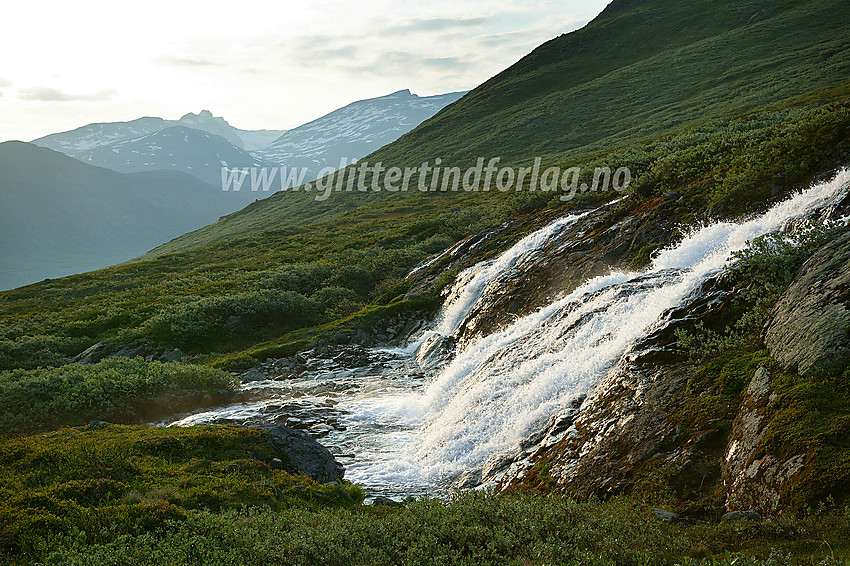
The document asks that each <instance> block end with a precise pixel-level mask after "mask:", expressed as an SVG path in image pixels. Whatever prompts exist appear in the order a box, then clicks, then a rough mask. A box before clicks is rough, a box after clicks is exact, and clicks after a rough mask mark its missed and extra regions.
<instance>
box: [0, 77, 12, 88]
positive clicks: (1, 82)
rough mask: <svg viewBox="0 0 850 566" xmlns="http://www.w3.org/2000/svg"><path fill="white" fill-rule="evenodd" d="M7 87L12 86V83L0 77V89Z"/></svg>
mask: <svg viewBox="0 0 850 566" xmlns="http://www.w3.org/2000/svg"><path fill="white" fill-rule="evenodd" d="M7 86H12V81H9V80H6V79H4V78H3V77H0V88H4V87H7Z"/></svg>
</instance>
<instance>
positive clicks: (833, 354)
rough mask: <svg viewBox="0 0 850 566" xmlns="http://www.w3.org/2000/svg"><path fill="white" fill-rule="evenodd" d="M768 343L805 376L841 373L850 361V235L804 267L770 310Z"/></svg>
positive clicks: (785, 364)
mask: <svg viewBox="0 0 850 566" xmlns="http://www.w3.org/2000/svg"><path fill="white" fill-rule="evenodd" d="M764 343H765V345H767V349H768V351H769V352H770V355H771V356H773V357H774V358H775V359H776V360H777V361H778V362H779V363H780V364H782V366H783V367H784V368H785V369H788V370H792V371H794V370H796V371H797V372H798V373H799V374H800V375H810V374H812V373H816V372H822V371H836V370H838V371H840V370H842V369H843V368H845V367H847V363H848V362H850V233H848V234H844V235H843V236H842V237H840V238H837V239H835V240H833V241H832V242H829V243H828V244H826V245H825V246H823V247H822V248H821V249H820V250H818V251H817V252H816V253H815V254H814V255H813V256H812V257H811V258H809V260H808V261H806V263H804V264H803V266H802V267H801V268H800V271H799V272H798V273H797V276H796V277H795V278H794V281H793V282H792V283H791V286H790V287H789V288H788V289H787V290H786V291H785V293H784V294H783V295H782V297H781V298H780V299H779V302H778V303H777V304H776V306H775V307H774V309H773V311H772V312H771V316H770V319H769V321H768V323H767V325H766V326H765V331H764Z"/></svg>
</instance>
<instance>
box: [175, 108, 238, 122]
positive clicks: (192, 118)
mask: <svg viewBox="0 0 850 566" xmlns="http://www.w3.org/2000/svg"><path fill="white" fill-rule="evenodd" d="M180 121H181V122H186V123H187V124H197V123H199V122H219V123H223V124H227V120H225V119H224V118H221V117H217V116H214V115H213V113H212V112H210V111H209V110H201V111H200V112H198V113H197V114H193V113H191V112H189V113H188V114H184V115H183V117H182V118H180Z"/></svg>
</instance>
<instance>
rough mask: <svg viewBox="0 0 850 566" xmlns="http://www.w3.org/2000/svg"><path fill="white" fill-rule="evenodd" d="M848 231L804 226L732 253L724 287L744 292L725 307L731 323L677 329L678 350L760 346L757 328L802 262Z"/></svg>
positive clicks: (702, 354) (699, 354)
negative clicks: (721, 325)
mask: <svg viewBox="0 0 850 566" xmlns="http://www.w3.org/2000/svg"><path fill="white" fill-rule="evenodd" d="M846 230H847V227H846V226H843V225H832V224H827V225H808V226H804V227H801V228H800V229H799V230H797V231H796V232H795V233H793V234H790V235H789V234H766V235H764V236H762V237H760V238H756V239H755V240H753V241H752V242H750V245H749V246H748V247H747V248H746V249H745V250H743V251H741V252H739V253H737V254H735V263H733V264H731V265H730V267H729V268H727V270H726V274H725V277H726V281H727V284H729V285H730V286H732V287H733V288H736V289H739V290H743V291H741V292H739V293H738V294H737V296H736V298H735V299H734V301H733V303H732V304H731V305H730V306H729V310H730V311H731V313H728V314H726V316H725V317H724V319H725V320H731V322H730V323H729V324H727V325H726V326H725V327H723V328H722V329H720V328H718V329H716V330H713V329H709V328H706V327H705V324H704V323H703V322H702V321H701V322H700V323H698V324H697V325H696V327H695V328H694V329H693V330H686V329H683V328H677V329H676V338H677V341H678V346H679V348H680V349H681V350H682V351H683V352H685V353H686V354H687V355H688V356H689V357H691V358H692V359H697V360H699V359H704V358H706V357H708V356H711V355H712V354H717V353H719V352H723V351H727V350H732V349H736V348H745V349H746V348H750V349H751V348H760V347H761V336H760V333H761V330H762V328H763V327H764V325H765V323H766V322H767V318H768V315H769V314H770V311H771V309H772V308H773V306H774V305H775V304H776V302H777V301H778V300H779V297H780V296H781V295H782V293H783V292H784V291H785V289H787V288H788V286H789V285H790V284H791V282H792V281H793V279H794V276H795V275H796V274H797V271H798V270H799V269H800V267H801V266H802V265H803V263H804V262H805V261H806V260H807V259H809V257H811V256H812V254H813V253H814V252H815V251H817V250H818V249H819V248H820V247H821V246H823V245H824V244H825V243H827V242H829V241H830V240H833V239H834V238H836V237H838V235H839V234H841V233H843V232H845V231H846Z"/></svg>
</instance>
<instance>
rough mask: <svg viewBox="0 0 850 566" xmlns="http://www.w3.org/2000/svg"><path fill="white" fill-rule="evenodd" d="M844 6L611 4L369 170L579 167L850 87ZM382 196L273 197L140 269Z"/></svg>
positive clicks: (180, 241) (849, 9)
mask: <svg viewBox="0 0 850 566" xmlns="http://www.w3.org/2000/svg"><path fill="white" fill-rule="evenodd" d="M848 16H850V6H848V4H847V3H846V2H843V1H842V0H814V1H807V2H794V1H783V2H764V1H748V2H713V1H709V0H703V1H700V2H696V3H695V2H688V3H679V2H672V1H669V0H653V1H648V2H627V1H623V2H614V3H613V4H612V5H611V6H609V7H608V8H607V9H606V10H605V11H604V12H603V13H602V14H601V15H600V16H599V17H597V18H596V19H595V20H594V21H592V22H591V23H590V24H588V25H587V26H586V27H584V28H582V29H581V30H578V31H576V32H573V33H570V34H566V35H562V36H560V37H558V38H556V39H553V40H551V41H549V42H547V43H546V44H544V45H542V46H540V47H538V48H537V49H535V50H534V51H533V52H532V53H530V54H529V55H528V56H526V57H524V58H523V59H522V60H520V61H519V62H517V63H516V64H515V65H513V66H511V67H510V68H508V69H507V70H505V71H503V72H502V73H500V74H499V75H497V76H495V77H493V78H492V79H490V80H488V81H487V82H485V83H484V84H482V85H481V86H479V87H478V88H476V89H474V90H473V91H471V92H470V93H469V94H468V95H466V96H465V97H464V98H462V99H461V100H460V101H458V102H457V103H455V104H452V105H450V106H448V107H446V108H445V109H443V110H442V111H441V112H439V113H438V114H437V115H436V116H434V117H433V118H431V119H430V120H428V121H426V122H425V123H423V124H421V125H420V126H419V127H417V128H416V129H414V130H413V131H412V132H410V133H408V134H407V135H405V136H403V137H402V138H401V139H399V140H397V141H396V142H394V143H392V144H390V145H388V146H386V147H384V148H382V149H380V150H378V151H377V152H375V153H374V154H372V155H371V156H370V157H369V158H368V161H370V162H373V163H374V162H377V161H382V162H383V163H384V164H385V165H387V164H393V165H399V166H415V165H418V164H420V163H422V162H424V161H426V160H430V161H432V162H433V160H434V159H435V158H437V157H441V158H443V160H444V164H455V165H459V166H460V165H463V164H469V163H472V162H474V159H475V158H477V157H478V156H484V157H487V158H489V157H496V156H500V157H502V159H503V164H504V163H528V162H529V161H530V160H531V158H532V157H534V156H542V157H544V162H548V163H556V162H563V161H565V160H566V161H569V160H572V161H576V160H577V158H578V157H579V156H581V155H586V154H588V153H590V152H592V151H596V150H599V149H601V148H610V147H613V146H617V145H621V144H623V143H626V142H629V141H634V140H638V139H641V138H644V137H646V136H654V135H658V134H660V133H662V132H666V131H671V130H672V129H675V128H677V127H682V126H685V125H694V124H696V123H699V122H704V121H706V120H710V119H724V118H729V117H731V116H735V115H737V114H740V113H743V112H746V111H749V110H753V109H755V108H758V107H761V106H764V105H766V104H769V103H772V102H777V101H781V100H783V99H786V98H788V97H792V96H794V95H798V94H801V93H804V92H808V91H810V90H815V89H817V88H820V87H823V86H826V85H829V84H832V83H837V82H841V81H843V80H846V79H847V78H848V77H850V39H848V37H847V34H846V33H844V25H843V22H844V21H845V20H846V18H847V17H848ZM387 194H388V193H379V194H366V195H364V194H354V195H345V194H342V195H334V196H333V197H332V198H331V199H329V200H328V201H326V202H325V203H316V202H315V201H314V200H313V194H309V193H307V194H305V193H301V194H298V193H292V192H289V193H278V194H276V195H273V196H272V197H270V198H268V199H265V200H262V201H259V202H256V203H254V204H252V205H250V206H248V207H246V208H245V209H244V210H242V211H240V212H237V213H234V214H232V215H230V216H228V217H227V218H225V219H224V220H222V221H220V222H218V223H216V224H213V225H211V226H208V227H205V228H202V229H200V230H197V231H195V232H192V233H189V234H187V235H185V236H182V237H180V238H177V239H176V240H174V241H172V242H169V243H167V244H165V245H163V246H160V247H159V248H157V249H156V250H154V251H153V252H152V253H151V254H149V255H148V257H151V256H156V255H161V254H164V253H170V252H174V251H180V250H186V249H192V248H195V247H198V246H204V245H208V244H210V243H214V242H217V241H221V240H223V239H228V238H234V237H239V236H241V235H245V234H248V233H257V232H258V231H262V230H270V229H274V228H275V227H279V226H286V225H293V224H295V225H302V224H304V223H305V222H310V221H312V219H316V218H318V219H322V220H327V219H329V218H333V217H335V216H337V215H339V214H342V213H344V212H346V211H348V210H351V209H352V208H356V207H359V206H362V205H367V206H368V205H369V204H371V203H372V202H374V201H376V200H380V199H382V198H386V196H387Z"/></svg>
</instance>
